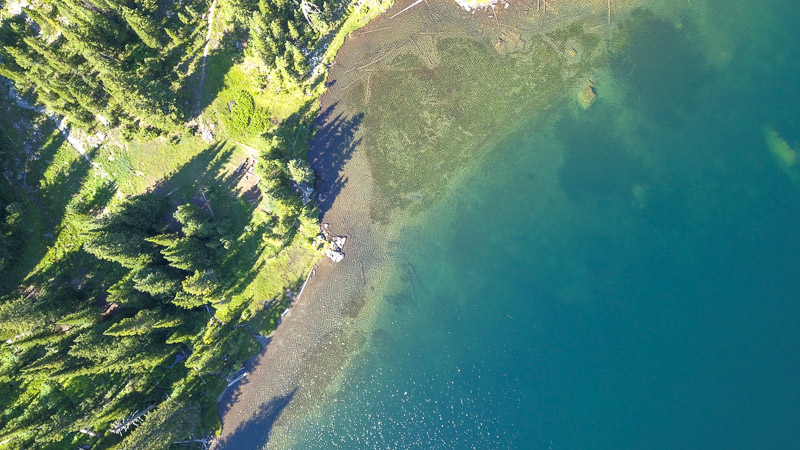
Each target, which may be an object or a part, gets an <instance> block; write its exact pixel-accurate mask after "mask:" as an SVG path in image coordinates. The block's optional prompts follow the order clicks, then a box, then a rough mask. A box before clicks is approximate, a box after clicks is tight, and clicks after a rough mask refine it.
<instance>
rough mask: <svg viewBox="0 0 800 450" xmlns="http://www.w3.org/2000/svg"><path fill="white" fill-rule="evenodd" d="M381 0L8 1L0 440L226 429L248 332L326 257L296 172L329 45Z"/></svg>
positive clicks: (250, 338)
mask: <svg viewBox="0 0 800 450" xmlns="http://www.w3.org/2000/svg"><path fill="white" fill-rule="evenodd" d="M12 6H14V7H12ZM387 6H388V3H381V2H372V3H371V2H354V3H348V4H345V5H342V4H341V3H339V2H334V1H332V0H324V1H323V0H316V1H313V2H312V1H306V0H304V1H302V2H299V3H296V2H287V1H283V0H260V1H247V0H217V2H216V5H215V13H214V15H213V17H212V20H211V21H208V20H207V19H208V13H209V11H210V7H211V3H202V2H201V3H191V4H190V3H186V2H171V1H170V2H168V1H160V0H129V1H123V2H110V1H108V0H88V1H87V0H84V1H82V2H74V1H73V0H34V1H29V2H28V4H25V3H23V4H22V6H20V4H17V3H14V5H10V4H6V5H5V6H4V9H3V10H2V11H0V44H2V45H0V76H2V77H4V78H0V82H1V83H0V97H2V99H1V101H0V167H2V172H3V173H2V174H3V176H2V177H0V340H2V344H0V382H2V383H0V384H2V386H1V387H0V447H2V448H75V447H76V446H78V445H89V446H91V448H167V447H170V446H171V445H172V443H174V442H178V441H187V440H189V441H192V440H197V441H198V442H196V443H195V444H193V445H195V446H196V447H200V446H202V445H203V443H202V442H200V441H202V440H204V439H206V438H208V437H213V436H214V435H215V434H216V433H217V432H218V431H219V426H220V424H219V418H218V415H217V405H216V398H217V396H218V395H219V394H220V392H222V390H223V389H224V388H225V386H226V385H227V383H228V381H229V380H231V379H232V378H233V377H234V376H235V374H236V373H237V372H238V371H239V369H240V368H241V367H242V365H243V363H244V361H245V360H246V359H248V358H249V357H250V356H252V355H253V354H254V353H255V352H256V351H257V350H258V349H259V343H258V341H257V339H256V336H254V335H253V333H252V332H251V331H250V330H251V329H252V330H253V332H255V333H260V334H263V335H266V334H268V333H269V332H271V331H272V329H274V327H275V326H276V324H277V321H278V319H279V317H280V313H281V312H282V311H283V310H284V309H285V308H286V307H287V306H288V305H289V304H290V301H291V300H290V298H289V296H287V295H286V293H287V290H296V289H297V288H298V287H299V285H300V284H301V283H302V281H303V278H304V276H305V275H306V274H307V273H308V271H309V269H310V267H311V265H312V264H313V263H314V262H315V261H316V259H317V258H318V257H319V249H318V248H317V247H315V241H314V238H315V236H316V234H317V232H318V227H317V215H318V210H317V209H316V207H315V206H314V203H313V202H307V201H304V199H303V198H302V197H301V195H300V193H299V192H298V191H299V190H298V188H297V187H298V185H301V184H303V183H305V184H306V185H309V186H313V184H314V179H313V172H312V171H311V169H310V168H309V167H308V164H307V162H306V160H307V151H308V140H309V138H310V137H311V136H312V135H313V119H314V117H315V115H316V112H317V108H318V107H317V103H316V99H317V96H318V95H319V94H320V93H321V92H322V90H323V89H324V79H325V76H326V66H325V63H329V62H330V61H331V60H332V58H333V55H334V54H335V51H336V50H338V48H339V47H340V46H341V44H342V42H343V41H344V36H345V35H346V34H347V33H349V32H350V31H352V30H354V29H356V28H357V27H359V26H361V25H363V24H365V23H366V22H367V21H368V20H369V18H371V17H373V16H374V15H376V14H378V13H379V12H381V11H382V10H383V9H385V8H386V7H387ZM14 8H17V10H16V11H15V10H14ZM209 24H211V30H210V31H211V32H210V36H211V40H210V43H209V49H210V52H209V54H208V59H207V61H206V63H205V67H206V68H205V77H203V76H201V72H202V69H201V67H202V66H203V57H202V55H203V49H204V42H205V36H206V32H207V27H208V26H209ZM8 80H10V82H11V83H13V86H14V88H15V89H13V90H9V89H8V88H9V87H10V86H11V84H10V83H9V82H8ZM203 81H204V82H203ZM31 105H35V106H31ZM42 108H44V109H42ZM43 111H49V112H52V113H53V114H54V115H55V117H58V118H62V119H63V121H64V123H65V124H66V125H68V126H69V127H70V128H71V129H72V131H68V130H67V129H66V128H64V127H62V128H61V129H59V128H57V126H56V122H55V120H54V119H53V118H51V117H50V116H48V115H46V114H42V112H43ZM209 131H210V133H209ZM67 134H70V139H71V140H72V141H73V142H78V143H77V144H75V145H77V147H76V146H74V145H72V144H70V143H68V141H67V140H66V136H67ZM209 135H210V136H209ZM81 143H82V144H81ZM76 148H80V149H81V151H84V152H85V156H84V155H82V154H80V153H79V152H78V151H76ZM244 325H247V326H246V327H245V326H244ZM186 447H187V446H186V445H184V444H182V445H181V448H186ZM189 447H190V448H191V445H190V446H189Z"/></svg>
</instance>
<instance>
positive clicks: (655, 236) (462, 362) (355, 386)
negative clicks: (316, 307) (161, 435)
mask: <svg viewBox="0 0 800 450" xmlns="http://www.w3.org/2000/svg"><path fill="white" fill-rule="evenodd" d="M714 3H715V2H710V4H712V5H713V4H714ZM716 3H717V4H718V6H719V17H718V18H717V19H716V20H718V21H719V23H717V25H718V26H719V25H720V24H723V25H724V26H727V27H730V31H729V34H722V35H720V34H717V35H715V36H716V39H722V40H724V41H725V46H726V48H727V49H728V55H727V56H726V58H727V59H726V62H725V63H724V64H714V63H713V62H710V61H709V57H708V55H707V54H706V53H704V51H703V48H704V43H703V42H702V41H700V40H701V39H703V37H704V36H707V35H705V34H703V33H701V32H700V31H702V30H701V27H702V26H703V25H702V24H694V23H692V22H691V21H689V20H687V21H686V22H684V23H683V24H682V26H680V27H676V26H674V24H671V23H668V22H664V21H661V20H659V19H656V18H655V17H653V16H650V15H648V14H647V13H644V12H642V13H639V14H638V15H635V16H634V18H635V20H633V21H632V22H630V23H629V24H628V25H627V28H626V29H627V32H628V33H630V39H629V40H628V43H627V44H625V47H624V48H623V49H622V50H621V51H619V52H618V54H616V55H615V56H613V57H612V58H611V61H610V62H609V67H608V68H607V69H608V71H609V73H610V74H611V75H612V77H613V79H614V80H615V82H616V83H617V84H618V86H619V92H620V93H621V95H620V99H621V100H620V101H619V102H613V101H605V100H604V99H603V95H602V92H601V93H600V97H599V99H598V101H597V102H596V103H595V104H594V105H593V106H592V107H591V108H590V109H589V110H588V111H585V112H584V111H582V110H579V109H578V108H576V105H575V104H574V101H566V100H565V101H564V102H563V104H557V105H553V107H552V111H551V112H550V113H549V114H548V115H547V117H548V118H549V119H548V120H549V121H550V122H549V123H548V126H543V124H542V122H541V120H542V119H541V116H536V117H537V119H536V121H526V120H521V121H520V122H519V124H518V126H517V127H516V129H515V131H514V132H512V133H510V134H508V135H506V136H504V137H502V139H499V140H498V141H497V142H496V145H494V146H493V148H492V149H491V150H490V151H488V152H487V157H486V158H485V159H484V160H483V161H482V163H481V170H480V171H476V173H475V175H474V176H472V177H470V178H469V179H468V180H467V181H465V182H464V184H463V186H462V187H460V188H459V189H457V190H455V191H454V192H453V193H452V196H451V198H449V199H447V200H446V201H444V202H443V203H442V204H440V205H438V206H437V207H436V210H435V212H429V213H428V216H429V218H428V219H427V220H425V221H423V223H422V224H419V223H417V224H415V225H409V226H408V227H407V228H406V229H405V230H404V233H403V234H402V236H403V238H402V239H403V240H404V242H401V243H400V244H401V245H399V246H398V248H401V249H402V250H400V252H401V253H402V254H403V255H402V256H404V257H405V258H407V260H408V262H409V264H406V263H405V260H400V259H399V257H398V260H399V262H398V264H399V265H400V267H401V273H402V272H403V271H405V272H407V276H404V277H401V278H402V280H400V282H399V283H398V285H397V286H396V289H394V290H393V291H392V292H390V293H388V294H387V295H386V297H385V298H382V299H379V300H378V301H382V302H385V303H386V307H385V308H384V312H383V314H382V316H381V317H380V319H379V326H378V327H377V329H376V331H375V332H374V333H372V336H371V337H370V344H369V350H368V351H367V352H365V354H364V355H362V356H361V357H360V358H359V359H358V361H357V363H356V364H355V365H354V367H352V368H350V369H349V372H348V375H347V377H346V380H345V382H344V386H343V387H342V388H341V390H340V391H338V392H337V393H336V394H335V395H334V396H333V400H332V401H331V402H330V403H329V404H328V405H326V406H325V407H324V408H323V410H324V413H323V414H321V415H316V416H313V417H310V418H307V419H306V420H305V421H303V422H299V423H298V424H297V430H296V432H295V436H294V438H295V439H297V441H296V444H295V446H296V447H297V448H307V447H316V448H330V447H333V446H337V445H338V446H342V447H345V448H353V447H369V448H372V447H377V448H412V447H414V448H434V447H438V448H471V447H475V448H497V447H501V448H505V447H513V448H551V447H552V448H797V446H798V445H800V382H798V381H800V375H799V374H800V326H798V319H800V186H797V185H795V184H794V181H793V178H792V176H791V171H792V170H797V168H796V167H795V168H789V169H784V168H782V167H781V166H780V165H779V164H777V163H776V161H775V159H774V158H772V156H771V155H770V152H769V150H768V148H767V146H766V144H765V140H764V132H763V127H764V126H771V127H772V128H773V129H774V130H776V132H778V133H779V134H780V135H781V136H782V137H783V138H784V139H785V140H786V141H787V142H788V143H789V144H790V145H793V146H794V148H795V149H798V147H800V146H798V144H800V70H799V69H800V6H798V5H796V4H794V3H792V2H786V1H780V2H779V1H765V0H764V1H757V2H750V5H749V6H750V7H749V8H743V7H741V6H742V5H741V3H743V2H735V3H736V4H737V5H738V6H739V7H738V8H731V9H732V11H727V12H726V4H725V3H724V2H716ZM743 10H744V11H749V12H750V13H752V14H753V15H758V16H759V18H758V19H753V20H750V19H749V18H748V17H745V16H738V15H735V16H731V15H730V14H741V12H742V11H743ZM726 14H729V15H727V16H726ZM765 17H766V19H765ZM764 25H768V26H767V27H765V26H764ZM723 28H724V27H723ZM373 95H378V94H373ZM570 100H574V99H573V97H570ZM547 130H549V131H547Z"/></svg>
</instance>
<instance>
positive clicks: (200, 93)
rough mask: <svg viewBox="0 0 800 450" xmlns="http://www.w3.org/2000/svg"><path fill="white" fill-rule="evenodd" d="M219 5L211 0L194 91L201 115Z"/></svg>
mask: <svg viewBox="0 0 800 450" xmlns="http://www.w3.org/2000/svg"><path fill="white" fill-rule="evenodd" d="M216 7H217V0H214V1H213V2H211V8H209V9H208V29H207V30H206V45H205V47H203V59H202V60H201V61H200V83H198V85H197V88H196V90H195V93H194V112H195V115H197V116H199V115H200V113H201V112H202V111H201V110H200V109H201V107H202V106H201V105H202V102H203V87H204V86H205V85H206V62H207V61H208V50H209V49H210V48H211V29H212V27H213V25H214V10H215V9H216Z"/></svg>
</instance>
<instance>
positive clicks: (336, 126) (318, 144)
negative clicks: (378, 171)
mask: <svg viewBox="0 0 800 450" xmlns="http://www.w3.org/2000/svg"><path fill="white" fill-rule="evenodd" d="M336 105H337V104H336V103H334V104H333V105H331V106H329V107H328V108H327V109H325V110H324V111H322V112H321V113H320V114H319V116H318V117H317V126H318V130H317V133H316V135H315V136H314V139H313V140H312V141H311V149H310V150H309V152H308V160H309V163H310V164H311V168H312V169H314V173H315V174H316V177H317V191H318V192H319V196H318V205H319V207H320V209H321V210H322V212H323V213H324V212H326V211H328V210H329V209H330V207H331V206H332V205H333V202H334V200H335V199H336V197H337V196H338V195H339V193H341V191H342V189H343V188H344V186H345V184H346V183H347V179H346V178H345V177H344V176H343V175H342V172H343V171H344V166H345V164H347V162H348V161H349V160H350V158H351V157H352V155H353V152H354V151H355V149H356V147H358V145H360V144H361V138H357V133H358V129H359V127H360V126H361V122H362V121H363V118H364V115H363V114H358V115H356V116H354V117H345V116H344V115H343V114H342V113H337V112H336Z"/></svg>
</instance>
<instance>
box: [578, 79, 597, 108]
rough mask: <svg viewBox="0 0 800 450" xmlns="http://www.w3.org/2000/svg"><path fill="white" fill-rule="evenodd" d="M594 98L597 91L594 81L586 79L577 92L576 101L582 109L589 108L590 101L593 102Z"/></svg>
mask: <svg viewBox="0 0 800 450" xmlns="http://www.w3.org/2000/svg"><path fill="white" fill-rule="evenodd" d="M595 98H597V91H596V90H595V88H594V81H592V80H588V81H586V84H585V85H584V86H583V89H581V92H580V93H578V101H579V102H580V104H581V106H582V107H583V109H589V107H590V106H592V103H594V100H595Z"/></svg>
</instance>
